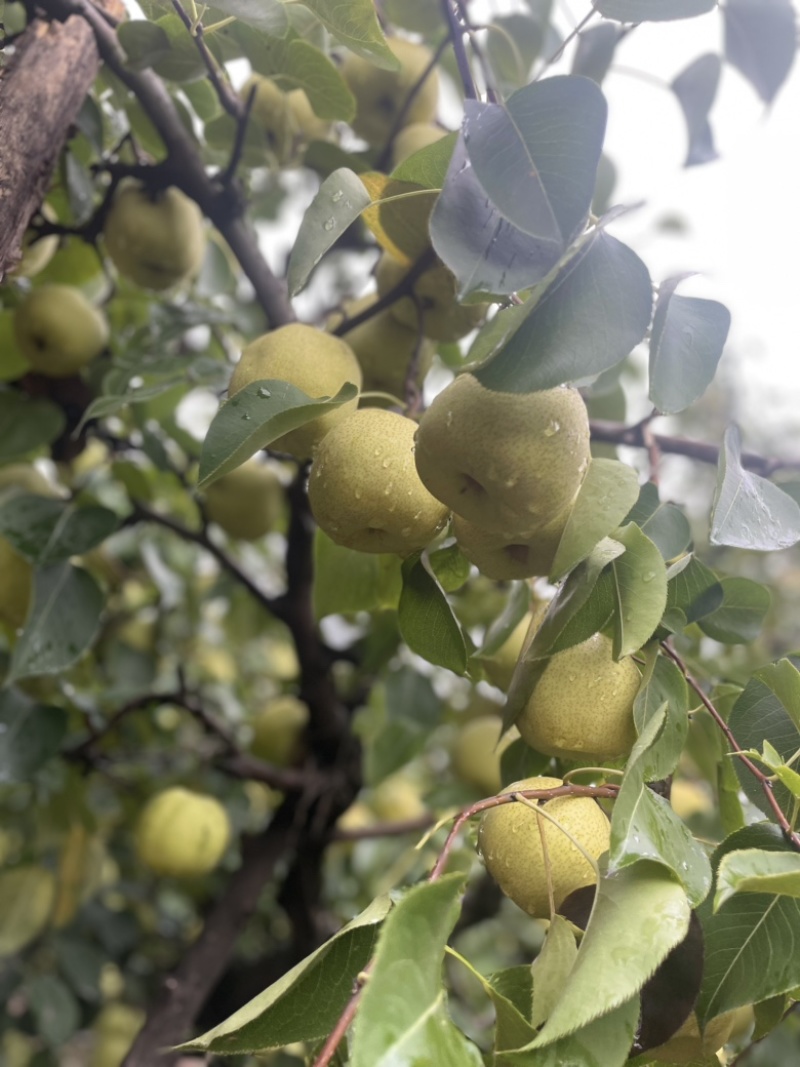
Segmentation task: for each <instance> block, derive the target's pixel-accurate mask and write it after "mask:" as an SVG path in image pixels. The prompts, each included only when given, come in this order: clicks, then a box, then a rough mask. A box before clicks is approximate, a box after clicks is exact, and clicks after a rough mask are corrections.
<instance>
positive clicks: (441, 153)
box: [391, 133, 458, 189]
mask: <svg viewBox="0 0 800 1067" xmlns="http://www.w3.org/2000/svg"><path fill="white" fill-rule="evenodd" d="M457 139H458V134H457V133H448V134H447V135H446V136H445V137H442V138H441V139H440V140H438V141H434V143H433V144H429V145H426V146H425V147H424V148H420V150H419V151H418V152H414V154H413V155H410V156H409V157H408V159H404V160H403V162H402V163H401V164H400V165H399V166H397V167H395V169H394V170H393V171H392V174H391V177H392V179H393V181H400V182H409V183H411V184H413V185H421V186H422V187H423V188H424V189H441V187H442V185H443V184H444V179H445V177H446V175H447V168H448V167H449V166H450V160H451V158H452V156H453V147H454V146H455V143H456V141H457Z"/></svg>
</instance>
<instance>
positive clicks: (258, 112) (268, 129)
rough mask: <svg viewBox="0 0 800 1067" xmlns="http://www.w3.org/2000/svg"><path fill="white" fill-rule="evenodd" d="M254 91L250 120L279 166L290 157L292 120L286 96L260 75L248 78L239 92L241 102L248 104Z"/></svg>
mask: <svg viewBox="0 0 800 1067" xmlns="http://www.w3.org/2000/svg"><path fill="white" fill-rule="evenodd" d="M253 92H254V93H255V96H254V97H253V103H252V107H251V110H250V118H251V121H252V122H254V123H255V124H256V126H258V128H259V129H260V130H261V131H262V132H263V134H264V142H265V144H264V147H265V149H266V151H267V153H268V155H269V156H270V157H272V160H273V161H274V162H275V163H276V164H277V165H278V166H282V165H283V164H284V163H286V162H287V160H288V159H289V157H290V156H291V154H292V138H293V131H292V126H293V117H292V108H291V106H290V102H289V99H288V94H287V93H284V92H283V91H282V90H281V89H279V88H278V86H277V85H276V84H275V82H274V81H273V80H272V78H266V77H264V76H263V75H262V74H253V75H252V76H251V77H250V78H248V79H247V81H246V82H245V83H244V85H243V86H242V89H241V94H240V95H241V98H242V100H244V101H247V100H248V99H249V97H250V94H251V93H253Z"/></svg>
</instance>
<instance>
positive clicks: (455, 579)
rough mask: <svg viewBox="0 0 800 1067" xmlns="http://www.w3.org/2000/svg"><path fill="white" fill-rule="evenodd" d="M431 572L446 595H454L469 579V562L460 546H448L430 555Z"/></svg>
mask: <svg viewBox="0 0 800 1067" xmlns="http://www.w3.org/2000/svg"><path fill="white" fill-rule="evenodd" d="M430 564H431V570H432V571H433V573H434V574H435V575H436V580H437V582H438V583H439V585H441V587H442V589H444V591H445V593H454V592H455V591H456V590H457V589H460V588H461V587H462V585H463V584H464V583H465V582H466V580H467V579H468V578H469V572H470V565H469V560H468V559H467V557H466V556H465V555H463V553H462V552H461V550H460V548H459V547H458V545H448V546H447V547H446V548H439V549H437V550H436V552H432V553H431V554H430Z"/></svg>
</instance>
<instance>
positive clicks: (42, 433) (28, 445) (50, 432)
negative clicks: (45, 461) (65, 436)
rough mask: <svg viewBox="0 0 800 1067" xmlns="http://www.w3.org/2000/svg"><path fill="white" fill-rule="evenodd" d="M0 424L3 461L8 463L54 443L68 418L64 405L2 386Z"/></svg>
mask: <svg viewBox="0 0 800 1067" xmlns="http://www.w3.org/2000/svg"><path fill="white" fill-rule="evenodd" d="M0 426H2V427H3V433H2V435H0V463H5V462H7V461H9V460H12V459H19V458H20V457H21V456H26V455H27V454H28V453H29V452H33V451H35V450H36V449H37V448H41V447H42V445H49V444H51V443H52V442H53V441H55V439H56V438H57V437H59V436H60V435H61V434H62V433H63V432H64V428H65V426H66V420H65V418H64V413H63V411H62V410H61V408H59V407H56V405H55V404H54V403H53V402H52V401H50V400H45V399H44V398H33V397H29V396H26V395H25V394H24V393H20V392H19V390H17V389H2V390H0Z"/></svg>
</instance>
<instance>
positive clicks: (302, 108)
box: [286, 89, 331, 141]
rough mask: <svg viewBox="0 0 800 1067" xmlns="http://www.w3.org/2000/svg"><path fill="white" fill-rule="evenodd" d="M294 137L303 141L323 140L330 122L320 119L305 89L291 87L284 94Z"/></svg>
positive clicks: (328, 131)
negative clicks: (298, 137)
mask: <svg viewBox="0 0 800 1067" xmlns="http://www.w3.org/2000/svg"><path fill="white" fill-rule="evenodd" d="M286 102H287V103H288V105H289V113H290V115H291V119H292V127H293V132H294V134H295V137H297V136H298V135H299V136H300V138H302V140H304V141H324V140H326V139H327V137H328V135H329V133H330V132H331V124H330V122H328V121H327V120H326V119H321V118H320V117H319V115H318V114H317V113H316V111H314V109H313V107H312V106H311V102H310V100H309V99H308V96H307V94H306V91H305V89H291V90H290V91H289V92H288V93H287V94H286Z"/></svg>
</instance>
